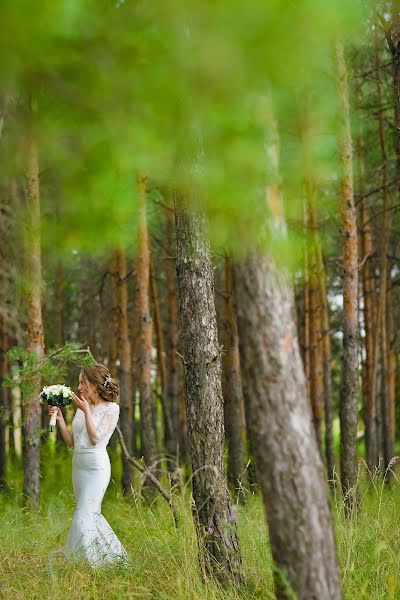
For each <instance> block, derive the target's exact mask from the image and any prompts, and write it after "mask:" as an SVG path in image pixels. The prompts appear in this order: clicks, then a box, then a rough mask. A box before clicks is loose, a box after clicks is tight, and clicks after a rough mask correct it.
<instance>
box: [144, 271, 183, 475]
mask: <svg viewBox="0 0 400 600" xmlns="http://www.w3.org/2000/svg"><path fill="white" fill-rule="evenodd" d="M150 283H151V286H150V287H151V296H152V300H153V314H154V325H155V330H156V339H157V364H158V373H159V377H160V384H161V407H162V415H163V423H164V445H165V450H166V453H167V468H168V471H169V473H170V475H171V479H172V481H173V483H174V484H177V483H179V474H178V468H177V467H178V465H177V458H178V456H177V443H176V434H175V432H174V429H173V426H172V419H171V414H170V410H169V405H168V387H167V386H168V376H167V363H166V356H165V348H164V334H163V328H162V323H161V310H160V303H159V298H158V290H157V282H156V278H155V273H154V265H153V261H152V260H151V259H150Z"/></svg>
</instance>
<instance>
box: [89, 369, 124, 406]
mask: <svg viewBox="0 0 400 600" xmlns="http://www.w3.org/2000/svg"><path fill="white" fill-rule="evenodd" d="M81 371H82V377H84V378H85V379H86V381H88V382H89V383H91V384H92V385H94V386H95V388H96V390H97V392H98V393H99V395H100V396H101V397H102V398H104V400H107V401H108V402H115V400H116V399H117V397H118V395H119V383H118V381H117V380H116V379H114V378H113V377H111V374H110V371H109V369H108V367H106V366H105V365H102V364H100V363H95V364H94V365H90V366H84V367H82V370H81Z"/></svg>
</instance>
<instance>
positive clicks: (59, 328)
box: [42, 262, 68, 443]
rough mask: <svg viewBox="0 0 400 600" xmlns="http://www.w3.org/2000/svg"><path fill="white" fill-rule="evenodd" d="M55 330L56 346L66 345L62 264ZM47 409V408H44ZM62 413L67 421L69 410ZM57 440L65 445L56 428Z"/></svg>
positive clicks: (59, 264) (59, 271)
mask: <svg viewBox="0 0 400 600" xmlns="http://www.w3.org/2000/svg"><path fill="white" fill-rule="evenodd" d="M54 312H55V330H56V340H55V341H56V345H57V346H62V345H63V344H64V323H63V312H64V268H63V265H62V263H61V262H59V263H58V265H57V269H56V281H55V311H54ZM44 408H45V409H46V407H44ZM61 412H62V414H63V416H64V419H65V421H67V412H68V411H67V410H66V408H65V407H62V408H61ZM42 415H43V425H44V426H47V425H48V421H49V418H48V414H47V410H45V411H44V412H43V413H42ZM56 438H57V441H58V442H60V443H63V442H64V440H63V437H62V435H61V430H60V428H59V427H56Z"/></svg>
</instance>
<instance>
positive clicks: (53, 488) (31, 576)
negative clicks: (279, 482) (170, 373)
mask: <svg viewBox="0 0 400 600" xmlns="http://www.w3.org/2000/svg"><path fill="white" fill-rule="evenodd" d="M44 454H46V453H44ZM52 456H53V458H52ZM110 456H111V461H112V467H113V475H112V480H111V483H110V485H109V488H108V490H107V493H106V496H105V498H104V502H103V508H102V512H103V514H104V516H105V517H106V519H107V520H108V521H109V523H110V525H111V527H112V528H113V529H114V531H115V533H116V534H117V536H118V537H119V539H120V540H121V542H122V543H123V545H124V546H125V548H126V549H127V551H128V552H129V554H130V556H131V557H132V559H133V561H132V566H131V567H129V569H128V568H124V567H118V568H116V567H113V568H108V569H100V570H98V571H92V570H91V569H90V568H88V567H83V566H79V567H72V566H70V565H68V566H64V565H62V563H61V561H60V549H61V546H62V545H63V543H64V542H65V539H66V536H67V533H68V529H69V524H70V521H71V518H72V514H73V511H74V498H73V493H72V484H71V455H70V452H69V451H68V450H67V449H65V451H64V449H63V450H62V451H59V450H58V449H57V456H54V455H47V456H43V457H42V469H41V472H42V491H41V500H42V501H41V509H40V511H39V512H38V513H35V514H31V513H29V511H28V510H26V509H24V508H22V504H21V496H20V491H19V490H20V489H21V478H22V467H21V465H20V464H19V465H17V466H13V467H12V469H9V473H10V483H11V491H10V492H8V493H3V494H0V598H8V599H12V600H36V599H37V600H44V599H49V600H64V598H65V599H68V600H89V599H90V600H97V599H106V600H117V599H118V600H119V599H121V598H124V599H134V598H140V599H141V600H147V599H152V600H153V599H154V600H175V599H182V600H183V599H185V600H186V599H187V600H200V599H201V600H214V599H215V600H217V599H218V600H222V599H231V598H232V599H233V598H238V599H239V598H240V599H246V600H247V599H250V598H262V599H266V600H268V599H271V600H272V599H274V594H273V586H272V560H271V554H270V548H269V543H268V536H267V531H266V527H265V521H264V513H263V507H262V502H261V498H260V496H259V495H258V494H257V493H255V494H250V493H249V495H248V497H247V499H246V502H245V504H244V505H242V506H240V507H239V509H238V530H239V537H240V543H241V549H242V555H243V574H244V581H245V583H244V584H243V586H242V587H241V588H240V589H236V590H235V589H229V590H226V589H225V590H223V589H221V588H219V587H218V585H217V584H215V583H211V582H210V583H208V584H204V583H203V582H202V580H201V577H200V575H199V570H198V567H197V547H196V538H195V533H194V530H193V525H192V519H191V514H190V499H189V494H188V493H186V494H184V497H183V498H177V502H178V507H179V509H180V511H181V513H182V519H181V524H180V527H179V528H178V529H176V528H175V526H174V522H173V519H172V516H171V512H170V510H169V507H168V505H167V504H166V503H165V501H164V500H162V499H159V500H157V501H156V502H154V503H153V505H152V506H151V507H148V506H147V505H145V504H143V503H141V502H140V501H139V500H137V501H136V502H134V503H131V502H128V501H127V500H125V499H124V498H123V497H122V496H121V493H120V490H119V486H118V485H117V482H118V481H119V475H120V473H119V464H120V460H119V456H117V453H116V452H115V453H114V452H111V453H110ZM136 483H138V482H137V480H136ZM360 488H361V502H362V503H361V510H360V511H359V514H358V516H357V517H353V518H352V519H350V520H349V519H345V518H344V511H343V503H342V501H341V500H340V499H339V498H335V496H334V495H333V498H332V508H333V514H334V518H335V527H336V535H337V541H338V548H339V559H340V565H341V572H342V582H343V589H344V594H345V598H346V599H349V600H350V599H351V600H362V599H363V598H365V599H368V600H378V599H382V600H383V599H385V600H394V599H396V600H397V599H400V481H399V480H398V479H397V477H396V476H395V477H394V479H393V483H392V485H391V486H390V487H389V486H387V485H384V484H382V483H381V481H380V480H379V479H375V480H374V481H373V482H372V483H368V484H367V480H366V478H364V477H361V480H360Z"/></svg>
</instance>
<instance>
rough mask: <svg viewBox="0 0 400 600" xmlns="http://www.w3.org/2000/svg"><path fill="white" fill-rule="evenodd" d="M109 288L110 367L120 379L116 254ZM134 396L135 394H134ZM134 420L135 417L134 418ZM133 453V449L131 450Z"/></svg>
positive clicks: (112, 257)
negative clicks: (118, 365)
mask: <svg viewBox="0 0 400 600" xmlns="http://www.w3.org/2000/svg"><path fill="white" fill-rule="evenodd" d="M108 272H109V286H110V306H109V311H110V312H109V316H108V322H109V327H108V365H109V368H110V373H111V376H112V377H114V378H117V377H118V370H117V358H118V354H117V339H118V298H117V279H118V268H117V264H116V256H115V252H112V253H111V255H110V258H109V261H108ZM132 395H133V392H132ZM132 413H133V411H132ZM132 418H133V417H132ZM117 437H118V436H117V432H116V430H115V431H114V432H113V434H112V436H111V439H110V446H111V448H112V449H113V450H114V449H115V447H116V445H117ZM131 450H132V452H133V447H132V448H131Z"/></svg>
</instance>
